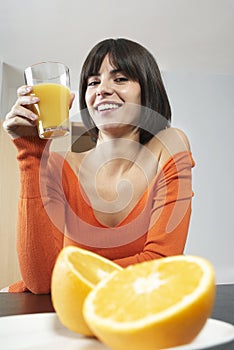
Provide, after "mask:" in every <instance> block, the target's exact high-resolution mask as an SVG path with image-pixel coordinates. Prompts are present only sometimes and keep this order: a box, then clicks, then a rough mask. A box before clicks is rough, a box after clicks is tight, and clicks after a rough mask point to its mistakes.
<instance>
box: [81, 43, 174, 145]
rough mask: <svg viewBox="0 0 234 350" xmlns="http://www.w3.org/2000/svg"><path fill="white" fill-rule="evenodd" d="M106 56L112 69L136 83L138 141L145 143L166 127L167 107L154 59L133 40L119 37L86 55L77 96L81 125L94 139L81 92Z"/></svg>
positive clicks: (96, 132) (168, 116)
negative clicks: (138, 121) (138, 115)
mask: <svg viewBox="0 0 234 350" xmlns="http://www.w3.org/2000/svg"><path fill="white" fill-rule="evenodd" d="M107 54H108V55H109V59H110V62H111V63H112V65H113V66H114V67H115V68H116V69H120V70H121V71H122V72H124V73H125V74H126V75H127V76H128V78H129V79H132V80H133V81H138V82H139V84H140V87H141V105H142V106H143V107H142V111H143V113H142V115H141V117H140V124H139V128H140V142H141V143H142V144H145V143H146V142H148V141H149V140H150V139H151V138H152V137H153V135H155V134H156V133H157V132H158V131H160V130H162V129H164V128H166V127H168V126H169V125H170V120H171V108H170V103H169V100H168V97H167V93H166V90H165V88H164V84H163V81H162V77H161V73H160V71H159V68H158V65H157V63H156V61H155V59H154V57H153V56H152V54H151V53H150V52H149V51H148V50H147V49H146V48H144V47H143V46H141V45H140V44H138V43H136V42H134V41H131V40H128V39H123V38H119V39H106V40H103V41H101V42H99V43H98V44H96V45H95V46H94V47H93V49H92V50H91V51H90V53H89V54H88V56H87V58H86V60H85V62H84V64H83V67H82V70H81V76H80V90H79V94H80V109H81V117H82V120H83V123H84V125H85V126H86V128H87V129H88V130H89V132H90V134H91V136H92V137H93V139H94V140H95V139H97V135H98V129H97V127H96V125H95V124H94V122H93V120H92V118H91V116H90V114H89V112H88V109H87V105H86V102H85V93H86V89H87V79H88V77H89V76H91V75H93V74H95V73H97V72H99V70H100V67H101V64H102V62H103V59H104V58H105V56H106V55H107Z"/></svg>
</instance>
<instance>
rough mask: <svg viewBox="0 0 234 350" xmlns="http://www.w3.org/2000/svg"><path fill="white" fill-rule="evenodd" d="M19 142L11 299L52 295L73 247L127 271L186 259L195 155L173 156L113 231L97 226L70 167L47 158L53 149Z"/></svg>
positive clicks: (45, 144)
mask: <svg viewBox="0 0 234 350" xmlns="http://www.w3.org/2000/svg"><path fill="white" fill-rule="evenodd" d="M14 143H15V145H16V147H17V148H18V151H19V153H18V157H17V158H18V161H19V167H20V174H21V192H20V200H19V210H18V212H19V214H18V236H17V251H18V258H19V264H20V269H21V274H22V279H23V280H22V281H19V282H16V283H14V284H13V285H11V286H10V288H9V291H10V292H22V291H28V290H29V291H31V292H33V293H49V292H50V281H51V273H52V270H53V266H54V263H55V260H56V257H57V255H58V253H59V251H60V250H61V249H62V247H63V246H66V245H69V244H72V245H77V246H79V247H82V248H86V249H89V250H92V251H93V252H95V253H98V254H100V255H102V256H105V257H107V258H109V259H111V260H114V261H115V262H116V263H118V264H119V265H121V266H123V267H125V266H128V265H130V264H134V263H137V262H141V261H144V260H150V259H155V258H160V257H164V256H169V255H176V254H182V253H183V250H184V246H185V243H186V238H187V233H188V228H189V221H190V214H191V199H192V196H193V192H192V188H191V168H192V167H193V166H194V161H193V159H192V156H191V153H190V152H180V153H177V154H175V155H174V156H173V157H171V158H170V159H169V160H168V161H167V162H166V163H165V164H164V166H163V168H162V169H161V170H160V171H159V172H158V174H157V175H156V176H155V177H154V179H153V181H152V182H151V184H150V186H149V187H148V188H147V189H146V191H145V192H144V194H143V196H142V197H141V198H140V200H139V201H138V203H137V204H136V206H135V207H134V209H133V210H132V211H131V212H130V213H129V214H128V215H127V217H126V218H125V219H124V220H123V221H122V222H121V223H120V224H118V225H116V226H115V227H107V226H105V225H103V224H101V223H100V222H99V221H98V220H97V219H96V217H95V215H94V211H93V209H92V207H91V205H90V203H89V201H88V200H87V197H85V193H84V191H83V189H82V187H81V185H80V184H79V180H78V177H77V175H76V174H74V172H73V170H72V169H71V167H70V165H69V164H68V163H67V162H66V161H65V160H64V159H63V157H61V156H60V155H58V154H57V153H54V152H49V144H50V142H46V141H44V140H38V138H34V137H27V138H19V139H16V140H14ZM42 155H43V156H42Z"/></svg>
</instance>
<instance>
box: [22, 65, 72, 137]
mask: <svg viewBox="0 0 234 350" xmlns="http://www.w3.org/2000/svg"><path fill="white" fill-rule="evenodd" d="M24 77H25V82H26V84H27V85H30V86H33V95H35V96H37V97H39V99H40V101H39V102H38V103H37V104H35V105H34V108H35V109H34V110H33V112H35V113H36V114H37V115H38V121H37V127H38V134H39V137H40V138H42V139H51V138H57V137H60V136H65V135H68V134H69V101H70V75H69V69H68V67H67V66H66V65H64V64H63V63H59V62H41V63H37V64H34V65H32V66H30V67H28V68H26V69H25V71H24Z"/></svg>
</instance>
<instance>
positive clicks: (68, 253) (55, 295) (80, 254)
mask: <svg viewBox="0 0 234 350" xmlns="http://www.w3.org/2000/svg"><path fill="white" fill-rule="evenodd" d="M120 269H122V268H121V267H120V266H119V265H117V264H115V263H113V262H112V261H110V260H108V259H105V258H103V257H101V256H100V255H97V254H95V253H92V252H90V251H88V250H85V249H81V248H78V247H75V246H67V247H65V248H63V249H62V251H61V252H60V254H59V255H58V258H57V260H56V263H55V266H54V269H53V273H52V282H51V297H52V303H53V306H54V309H55V311H56V313H57V315H58V318H59V319H60V321H61V323H62V324H63V325H64V326H65V327H67V328H69V329H70V330H72V331H74V332H77V333H80V334H84V335H93V333H92V331H91V330H90V329H89V327H88V326H87V324H86V322H85V320H84V317H83V313H82V308H83V303H84V300H85V298H86V296H87V295H88V293H89V292H90V291H91V290H92V289H93V287H94V286H95V285H96V284H97V283H98V282H100V281H101V280H102V279H104V278H105V277H107V276H108V275H109V274H110V273H111V272H113V271H115V270H120Z"/></svg>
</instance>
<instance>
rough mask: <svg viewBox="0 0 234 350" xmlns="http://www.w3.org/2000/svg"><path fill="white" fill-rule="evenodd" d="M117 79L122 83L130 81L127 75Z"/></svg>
mask: <svg viewBox="0 0 234 350" xmlns="http://www.w3.org/2000/svg"><path fill="white" fill-rule="evenodd" d="M115 81H116V82H117V83H122V82H124V81H128V78H126V77H118V78H116V79H115Z"/></svg>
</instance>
